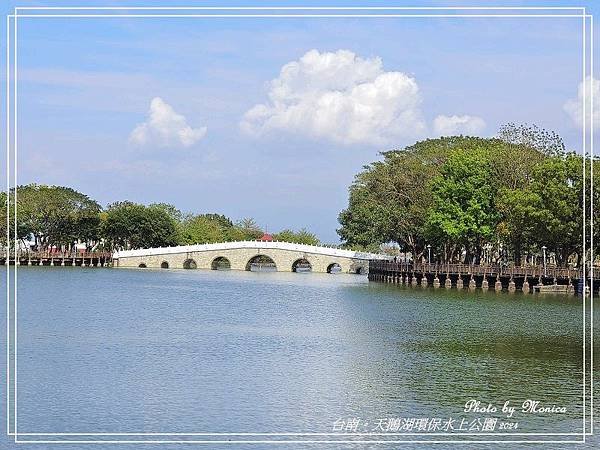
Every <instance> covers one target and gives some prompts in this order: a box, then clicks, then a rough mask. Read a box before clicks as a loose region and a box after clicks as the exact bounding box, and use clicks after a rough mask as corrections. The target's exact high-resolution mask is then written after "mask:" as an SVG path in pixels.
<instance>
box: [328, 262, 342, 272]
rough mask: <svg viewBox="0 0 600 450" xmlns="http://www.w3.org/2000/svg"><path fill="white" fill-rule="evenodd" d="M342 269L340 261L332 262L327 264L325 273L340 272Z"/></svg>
mask: <svg viewBox="0 0 600 450" xmlns="http://www.w3.org/2000/svg"><path fill="white" fill-rule="evenodd" d="M341 271H342V266H341V264H340V263H337V262H332V263H331V264H329V265H328V266H327V273H340V272H341Z"/></svg>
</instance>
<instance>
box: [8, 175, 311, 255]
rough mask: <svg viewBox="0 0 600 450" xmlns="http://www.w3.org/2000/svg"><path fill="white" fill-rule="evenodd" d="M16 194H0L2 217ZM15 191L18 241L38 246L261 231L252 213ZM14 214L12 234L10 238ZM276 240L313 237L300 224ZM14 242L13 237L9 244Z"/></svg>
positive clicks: (132, 244) (135, 243) (112, 245)
mask: <svg viewBox="0 0 600 450" xmlns="http://www.w3.org/2000/svg"><path fill="white" fill-rule="evenodd" d="M14 194H15V191H14V190H12V191H11V192H10V193H9V194H8V195H7V193H6V192H2V193H0V205H1V206H0V208H2V217H6V214H7V207H8V205H11V208H12V209H11V212H12V211H14ZM16 194H17V224H16V227H17V233H16V235H17V242H18V245H19V246H20V247H21V248H26V249H32V250H37V251H46V250H50V249H55V250H62V251H72V250H74V249H76V248H82V247H83V248H85V249H87V250H110V251H113V250H121V249H134V248H149V247H167V246H173V245H188V244H201V243H214V242H231V241H243V240H254V239H259V238H261V237H262V236H263V234H264V231H263V230H262V229H261V228H260V227H259V226H258V225H257V223H256V222H255V221H254V220H253V219H250V218H246V219H241V220H239V221H237V222H235V223H234V222H233V221H232V220H231V219H230V218H228V217H226V216H224V215H221V214H192V213H187V214H184V213H182V212H181V211H180V210H178V209H177V208H176V207H174V206H173V205H170V204H167V203H154V204H150V205H142V204H138V203H133V202H130V201H121V202H115V203H112V204H109V205H108V206H107V207H106V208H102V207H101V206H100V204H99V203H98V202H97V201H95V200H92V199H91V198H89V197H88V196H86V195H85V194H82V193H80V192H77V191H75V190H74V189H71V188H68V187H62V186H45V185H36V184H30V185H26V186H19V187H18V188H17V190H16ZM13 220H14V213H13V214H11V223H10V230H9V232H10V239H11V241H14V235H15V228H14V227H15V224H14V222H13ZM6 234H7V230H6V220H2V221H0V241H1V243H2V245H4V246H5V245H6ZM272 237H273V239H275V240H285V241H287V242H295V243H300V244H311V245H316V244H318V243H319V240H318V239H317V237H316V236H315V235H314V234H312V233H310V232H308V231H306V230H304V229H302V230H300V231H292V230H289V229H285V230H282V231H281V232H279V233H274V234H273V236H272ZM13 244H14V242H11V246H12V245H13Z"/></svg>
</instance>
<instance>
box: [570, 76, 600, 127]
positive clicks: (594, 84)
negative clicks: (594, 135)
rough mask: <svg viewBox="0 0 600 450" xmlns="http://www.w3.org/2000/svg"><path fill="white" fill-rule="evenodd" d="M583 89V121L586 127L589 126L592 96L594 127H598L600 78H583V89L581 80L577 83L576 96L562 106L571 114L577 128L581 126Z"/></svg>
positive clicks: (599, 121)
mask: <svg viewBox="0 0 600 450" xmlns="http://www.w3.org/2000/svg"><path fill="white" fill-rule="evenodd" d="M584 90H585V100H586V105H587V107H586V114H585V121H586V127H589V124H590V119H591V106H592V103H591V101H592V97H593V102H594V105H593V107H594V124H593V127H594V129H595V130H596V129H598V128H600V80H597V79H596V78H592V77H587V78H586V79H585V89H584V84H583V81H582V82H580V83H579V87H578V89H577V98H575V99H570V100H567V101H566V102H565V104H564V106H563V108H564V110H565V111H566V113H567V114H568V115H569V116H571V119H572V120H573V122H574V123H575V125H577V126H578V127H579V128H582V127H583V102H584Z"/></svg>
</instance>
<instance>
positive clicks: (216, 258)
mask: <svg viewBox="0 0 600 450" xmlns="http://www.w3.org/2000/svg"><path fill="white" fill-rule="evenodd" d="M373 259H384V260H387V259H389V257H388V256H385V255H379V254H373V253H364V252H356V251H352V250H341V249H338V248H333V247H323V246H316V245H304V244H292V243H289V242H265V241H239V242H223V243H217V244H197V245H184V246H177V247H160V248H147V249H139V250H123V251H119V252H115V253H114V254H113V267H129V268H156V269H160V268H162V269H196V268H197V269H219V268H229V269H232V270H254V269H253V267H258V268H259V269H260V268H261V267H267V268H269V269H270V270H276V271H278V272H295V271H300V270H310V271H312V272H320V273H327V272H332V271H336V270H337V271H340V272H344V273H367V272H368V269H369V260H373Z"/></svg>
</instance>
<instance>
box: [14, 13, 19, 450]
mask: <svg viewBox="0 0 600 450" xmlns="http://www.w3.org/2000/svg"><path fill="white" fill-rule="evenodd" d="M13 31H14V40H15V41H14V46H15V49H14V55H13V61H14V80H13V83H14V91H13V94H14V95H13V110H14V117H13V127H14V133H13V143H14V158H13V159H14V170H15V173H14V174H13V179H14V183H15V190H14V199H15V209H14V212H15V222H14V228H15V229H14V242H15V245H14V247H15V248H14V250H15V281H14V307H13V310H14V325H13V329H14V347H13V351H14V355H15V356H14V368H15V373H14V376H13V379H14V387H13V395H14V419H13V420H14V433H15V442H18V434H17V336H18V335H17V267H18V266H19V265H18V264H17V242H18V240H17V237H18V235H17V186H18V182H17V148H18V145H17V142H18V135H17V130H18V128H17V122H18V118H19V116H18V109H17V98H18V97H17V93H18V84H17V80H18V78H17V75H18V73H17V61H18V59H17V58H18V54H17V17H16V16H15V18H14V24H13Z"/></svg>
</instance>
